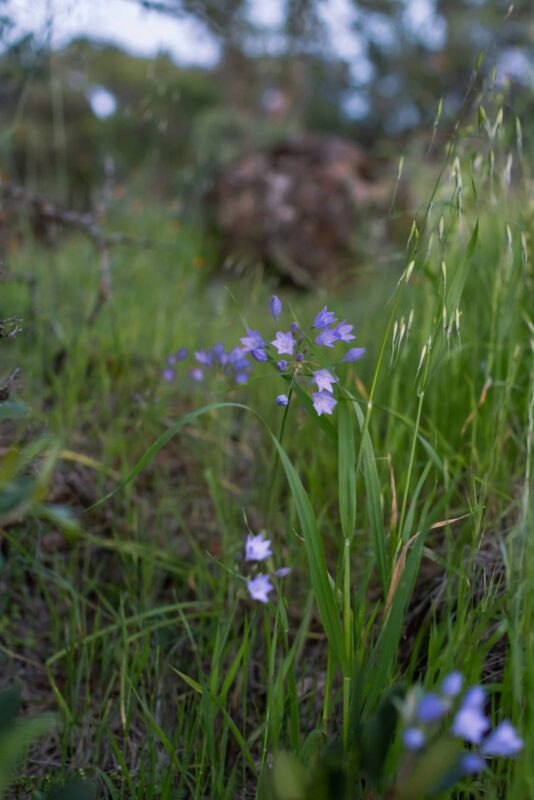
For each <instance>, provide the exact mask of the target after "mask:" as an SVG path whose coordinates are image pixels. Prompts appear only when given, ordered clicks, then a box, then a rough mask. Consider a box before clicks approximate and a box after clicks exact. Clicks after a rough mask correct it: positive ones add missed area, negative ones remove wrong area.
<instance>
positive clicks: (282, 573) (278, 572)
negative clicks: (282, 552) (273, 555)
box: [273, 567, 293, 578]
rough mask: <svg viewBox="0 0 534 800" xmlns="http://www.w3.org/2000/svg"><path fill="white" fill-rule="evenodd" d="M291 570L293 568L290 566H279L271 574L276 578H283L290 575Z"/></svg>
mask: <svg viewBox="0 0 534 800" xmlns="http://www.w3.org/2000/svg"><path fill="white" fill-rule="evenodd" d="M292 572H293V570H292V569H291V567H280V569H275V571H274V572H273V575H274V576H275V577H276V578H285V577H287V576H288V575H291V573H292Z"/></svg>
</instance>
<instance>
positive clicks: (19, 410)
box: [0, 400, 31, 421]
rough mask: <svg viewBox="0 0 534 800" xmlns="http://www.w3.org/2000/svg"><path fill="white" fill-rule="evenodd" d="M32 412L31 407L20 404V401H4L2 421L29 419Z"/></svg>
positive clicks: (0, 414)
mask: <svg viewBox="0 0 534 800" xmlns="http://www.w3.org/2000/svg"><path fill="white" fill-rule="evenodd" d="M30 410H31V409H30V407H29V406H27V405H24V403H19V402H18V400H4V402H3V403H0V421H3V420H6V419H20V418H21V417H27V416H28V414H29V413H30Z"/></svg>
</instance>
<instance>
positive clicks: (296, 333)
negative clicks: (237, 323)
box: [241, 295, 365, 416]
mask: <svg viewBox="0 0 534 800" xmlns="http://www.w3.org/2000/svg"><path fill="white" fill-rule="evenodd" d="M270 308H271V313H272V315H273V317H274V320H275V322H277V321H278V318H279V317H280V315H281V314H282V301H281V300H280V298H279V297H277V296H276V295H273V297H272V298H271V303H270ZM352 328H353V326H352V325H350V324H349V323H347V321H346V320H343V321H342V322H339V323H338V321H337V318H336V316H335V314H334V312H333V311H329V310H328V309H327V307H326V306H325V307H324V308H323V309H322V310H321V311H320V312H319V313H318V314H317V316H316V317H315V319H314V321H313V324H312V326H311V332H310V333H306V332H305V331H302V330H300V329H299V326H298V325H297V323H296V322H292V323H291V324H290V326H289V330H287V331H277V332H276V336H275V338H274V339H272V340H271V341H270V342H269V343H266V342H265V341H264V339H263V337H262V335H261V333H260V332H259V331H256V330H250V329H247V332H246V334H247V335H246V336H243V337H242V339H241V344H242V346H243V350H244V351H245V352H247V353H250V356H251V357H252V358H253V359H254V360H255V361H257V362H259V363H265V362H268V361H270V362H272V363H274V364H276V367H277V369H278V370H279V372H282V373H288V374H290V373H291V374H293V376H294V377H296V375H297V374H302V375H305V376H306V375H307V376H309V377H311V379H312V383H314V384H315V387H316V391H314V392H312V396H311V397H312V403H313V407H314V408H315V411H316V412H317V414H318V415H319V416H321V415H322V414H332V412H333V410H334V408H335V406H336V405H337V400H336V398H335V396H334V387H335V385H336V383H338V380H339V379H338V378H337V376H336V375H335V374H333V373H332V372H330V370H328V369H324V368H322V369H320V368H319V369H316V367H319V366H320V365H319V364H317V361H316V359H314V357H313V356H314V351H313V347H312V346H311V345H313V344H315V345H318V346H319V347H326V348H334V347H335V346H336V345H337V344H338V342H341V343H345V344H346V343H349V342H351V341H353V340H354V339H355V338H356V337H355V336H354V334H353V333H352ZM310 346H311V347H310ZM364 353H365V348H363V347H351V348H349V349H348V350H347V351H346V352H345V354H344V355H343V357H342V358H341V359H338V360H339V362H340V363H342V362H352V361H358V359H360V358H361V357H362V356H363V354H364ZM280 356H283V358H280ZM275 402H276V405H278V406H281V407H283V406H287V404H288V402H289V399H288V396H287V395H285V394H279V395H277V397H276V401H275Z"/></svg>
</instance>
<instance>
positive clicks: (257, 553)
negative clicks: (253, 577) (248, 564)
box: [245, 533, 273, 561]
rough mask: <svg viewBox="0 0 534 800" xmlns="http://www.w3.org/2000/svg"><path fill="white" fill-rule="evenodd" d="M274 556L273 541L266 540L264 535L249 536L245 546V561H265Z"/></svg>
mask: <svg viewBox="0 0 534 800" xmlns="http://www.w3.org/2000/svg"><path fill="white" fill-rule="evenodd" d="M272 554H273V551H272V550H271V540H270V539H265V538H264V536H263V533H258V534H256V536H252V535H251V534H248V536H247V541H246V544H245V561H265V559H267V558H270V557H271V556H272Z"/></svg>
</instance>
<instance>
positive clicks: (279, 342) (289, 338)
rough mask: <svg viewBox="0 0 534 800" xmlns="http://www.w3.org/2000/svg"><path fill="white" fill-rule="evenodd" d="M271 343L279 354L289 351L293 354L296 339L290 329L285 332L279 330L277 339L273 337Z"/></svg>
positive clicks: (288, 353)
mask: <svg viewBox="0 0 534 800" xmlns="http://www.w3.org/2000/svg"><path fill="white" fill-rule="evenodd" d="M271 344H272V345H273V347H274V348H275V349H276V350H277V351H278V353H279V355H283V354H284V353H287V355H288V356H292V355H293V351H294V349H295V345H296V341H295V339H294V337H293V334H292V333H291V331H288V332H287V333H284V332H283V331H277V333H276V339H273V341H272V342H271Z"/></svg>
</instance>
